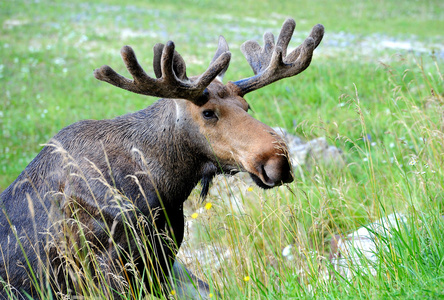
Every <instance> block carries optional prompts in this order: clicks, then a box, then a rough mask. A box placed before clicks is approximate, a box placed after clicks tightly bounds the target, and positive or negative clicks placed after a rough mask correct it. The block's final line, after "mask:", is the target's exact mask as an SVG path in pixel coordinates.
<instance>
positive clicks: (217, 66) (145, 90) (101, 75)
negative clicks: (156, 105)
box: [94, 41, 231, 104]
mask: <svg viewBox="0 0 444 300" xmlns="http://www.w3.org/2000/svg"><path fill="white" fill-rule="evenodd" d="M174 48H175V47H174V43H173V42H172V41H169V42H168V43H167V44H166V45H162V44H157V45H156V46H154V49H153V50H154V61H153V65H154V72H155V75H156V77H157V79H156V78H152V77H150V76H148V75H147V74H146V73H145V71H144V70H143V68H142V67H141V66H140V64H139V62H138V61H137V58H136V55H135V53H134V51H133V49H132V48H131V47H129V46H124V47H123V48H122V50H121V55H122V59H123V61H124V63H125V65H126V67H127V69H128V71H129V73H130V74H131V75H132V76H133V79H134V80H130V79H128V78H125V77H123V76H122V75H120V74H118V73H117V72H115V71H114V70H113V69H112V68H111V67H109V66H102V67H101V68H99V69H96V70H94V76H95V77H96V78H97V79H99V80H102V81H105V82H108V83H110V84H112V85H115V86H117V87H120V88H122V89H125V90H128V91H130V92H134V93H138V94H142V95H148V96H155V97H162V98H181V99H186V100H190V101H192V102H194V103H196V104H201V103H202V100H206V99H205V97H204V98H202V96H203V95H204V91H205V89H206V87H207V86H208V85H209V84H210V83H211V81H213V80H214V78H216V76H218V75H219V73H221V71H223V70H224V69H226V68H227V66H228V64H229V62H230V58H231V54H230V52H228V51H225V52H224V53H222V54H220V56H219V57H218V58H217V59H213V62H212V63H211V64H210V66H209V67H208V69H207V70H206V71H205V72H204V73H203V74H202V75H201V76H199V77H198V78H197V79H195V80H189V79H188V78H187V76H186V66H185V61H184V60H183V58H182V57H181V56H180V55H179V53H177V52H176V51H175V50H174Z"/></svg>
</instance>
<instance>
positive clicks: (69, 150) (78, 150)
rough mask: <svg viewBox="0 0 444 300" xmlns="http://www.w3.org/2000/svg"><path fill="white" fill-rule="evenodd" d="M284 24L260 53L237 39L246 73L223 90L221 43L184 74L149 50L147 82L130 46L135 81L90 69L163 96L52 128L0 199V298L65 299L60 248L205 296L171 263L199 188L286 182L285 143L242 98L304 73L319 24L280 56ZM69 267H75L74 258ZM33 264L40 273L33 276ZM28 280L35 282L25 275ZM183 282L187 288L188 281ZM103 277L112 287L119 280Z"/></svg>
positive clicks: (290, 24) (160, 285)
mask: <svg viewBox="0 0 444 300" xmlns="http://www.w3.org/2000/svg"><path fill="white" fill-rule="evenodd" d="M294 28H295V22H294V20H292V19H288V20H286V21H285V23H284V24H283V26H282V29H281V32H280V34H279V37H278V38H277V42H276V43H275V42H274V37H273V35H272V34H271V33H266V34H265V35H264V46H263V47H261V46H260V45H259V44H258V43H257V42H254V41H247V42H245V43H244V44H243V45H242V47H241V50H242V52H243V53H244V55H245V57H246V59H247V61H248V63H249V64H250V66H251V67H252V69H253V71H254V74H255V75H254V76H252V77H249V78H245V79H241V80H238V81H234V82H231V81H230V82H228V83H227V84H225V85H224V84H223V83H222V78H223V76H224V74H225V71H226V70H227V68H228V64H229V62H230V58H231V54H230V52H229V50H228V45H227V43H226V41H225V39H224V38H223V37H222V36H221V37H220V38H219V45H218V49H217V51H216V54H215V56H214V58H213V60H212V62H211V63H210V66H209V67H208V68H207V70H206V71H205V72H204V73H203V74H202V75H200V76H194V77H188V76H187V74H186V66H185V62H184V60H183V58H182V57H181V56H180V55H179V53H177V51H175V46H174V43H173V42H171V41H170V42H168V43H166V44H165V45H163V44H157V45H155V46H154V59H153V67H154V74H155V77H156V78H153V77H150V76H148V75H147V74H146V73H145V71H144V70H143V69H142V67H141V66H140V64H139V63H138V61H137V59H136V56H135V53H134V51H133V50H132V48H131V47H129V46H125V47H123V48H122V50H121V55H122V58H123V61H124V63H125V65H126V67H127V69H128V71H129V73H130V74H131V75H132V77H133V80H130V79H127V78H125V77H123V76H121V75H119V74H118V73H116V72H115V71H114V70H113V69H112V68H110V67H109V66H103V67H101V68H99V69H96V70H95V71H94V76H95V77H96V78H97V79H99V80H102V81H105V82H108V83H110V84H112V85H115V86H117V87H119V88H122V89H125V90H128V91H130V92H133V93H138V94H143V95H148V96H155V97H161V98H163V99H161V100H159V101H157V102H156V103H154V104H153V105H151V106H149V107H147V108H145V109H143V110H140V111H138V112H135V113H130V114H127V115H123V116H120V117H116V118H114V119H111V120H100V121H94V120H85V121H80V122H77V123H74V124H72V125H70V126H68V127H66V128H64V129H62V130H61V131H60V132H59V133H57V134H56V135H55V136H54V137H53V138H52V139H51V140H50V141H49V142H48V144H47V145H46V146H45V147H44V148H43V149H42V151H41V152H40V153H39V154H38V155H37V157H36V158H35V159H34V160H33V161H32V162H31V163H30V164H29V165H28V166H27V167H26V169H25V170H24V171H23V172H22V173H21V174H20V175H19V177H18V178H17V179H16V180H15V181H14V182H13V183H12V184H11V185H10V186H9V187H8V188H7V189H6V190H5V191H4V192H3V193H2V194H1V195H0V204H1V206H0V208H1V210H2V213H0V225H1V226H0V252H1V253H2V255H0V277H2V279H3V280H4V282H6V284H5V285H4V287H3V289H2V290H0V296H7V295H11V294H16V291H17V293H19V292H22V291H23V292H26V293H27V294H28V295H31V296H32V297H40V296H41V294H39V292H38V290H39V289H37V288H36V285H39V282H40V283H41V282H44V281H45V280H48V282H49V285H50V286H51V290H53V292H61V293H68V294H69V293H71V294H74V293H75V291H76V283H75V282H78V280H69V279H66V278H69V277H70V276H72V274H73V273H74V272H70V271H69V270H67V269H69V262H63V259H62V258H63V251H65V250H66V247H65V246H63V245H77V246H76V247H77V248H82V245H83V244H82V243H84V244H85V245H89V246H90V247H91V248H90V249H92V251H93V252H94V253H95V255H96V256H97V257H99V258H98V259H97V261H103V260H109V261H111V262H118V264H121V266H123V268H125V266H126V265H127V263H129V262H131V263H133V264H134V265H135V271H132V272H129V271H127V270H126V269H125V271H124V273H125V274H126V276H127V277H126V278H128V283H131V282H132V280H131V278H130V277H131V276H133V277H136V276H139V277H140V278H142V277H143V281H144V284H145V286H146V287H147V289H146V290H147V291H149V292H156V291H157V292H159V290H160V291H161V292H162V291H165V289H164V286H165V284H167V283H168V282H170V279H169V278H174V277H180V278H179V279H177V280H173V284H178V287H177V290H178V291H182V292H179V294H180V293H182V295H184V296H186V297H188V296H190V297H194V296H196V297H198V296H199V295H200V296H203V297H205V296H208V295H209V286H208V285H207V284H206V283H204V282H202V281H200V280H198V279H197V278H195V277H194V276H192V275H190V276H188V275H187V276H183V274H184V269H183V268H182V267H181V266H180V265H178V264H177V263H175V254H176V252H177V249H178V248H179V247H180V245H181V243H182V239H183V234H184V216H183V210H182V205H183V202H184V201H185V200H186V199H187V198H188V196H189V195H190V193H191V191H192V189H193V188H194V187H195V186H196V185H197V184H198V183H199V181H201V183H202V187H203V188H202V193H201V195H202V197H205V196H206V194H207V192H208V188H209V184H210V182H211V180H212V179H213V177H214V176H215V175H216V174H220V173H226V174H234V173H237V172H241V171H246V172H248V173H249V174H250V175H251V177H252V178H253V180H254V181H255V182H256V184H257V185H259V186H260V187H262V188H265V189H267V188H272V187H275V186H278V185H281V184H283V183H288V182H291V181H292V180H293V177H292V174H291V165H290V163H289V159H288V153H287V146H286V145H285V143H284V141H283V140H282V138H281V137H280V136H279V135H278V134H277V133H276V132H275V131H274V130H273V129H271V128H270V127H269V126H267V125H265V124H263V123H261V122H259V121H258V120H256V119H254V118H253V117H251V116H250V115H249V114H248V110H249V105H248V103H247V101H246V100H245V99H244V98H243V97H244V96H245V95H246V94H247V93H249V92H252V91H254V90H257V89H260V88H262V87H264V86H266V85H268V84H271V83H273V82H275V81H277V80H280V79H282V78H285V77H291V76H295V75H297V74H299V73H301V72H302V71H304V70H305V69H306V68H307V67H308V66H309V64H310V62H311V59H312V55H313V51H314V49H315V48H316V47H317V46H318V45H319V43H320V41H321V39H322V37H323V33H324V28H323V26H322V25H316V26H315V27H314V28H313V29H312V31H311V33H310V35H309V37H308V38H307V39H306V40H305V41H304V42H303V43H302V44H301V45H300V46H299V47H297V48H296V49H294V50H293V51H291V52H290V53H287V47H288V44H289V42H290V39H291V37H292V34H293V31H294ZM72 220H75V221H72ZM135 224H138V225H135ZM66 228H68V229H69V230H67V231H68V233H69V234H65V232H66ZM128 228H131V230H133V233H132V235H131V236H133V237H141V236H143V237H144V239H145V240H148V244H149V245H148V246H146V247H141V240H143V239H141V238H129V237H128ZM159 233H162V234H163V235H166V236H168V237H169V239H164V238H160V236H162V234H159ZM80 234H82V236H79V235H80ZM23 241H25V242H23ZM91 245H92V246H91ZM64 247H65V248H64ZM76 247H74V248H76ZM77 248H76V249H77ZM61 257H62V258H61ZM147 258H149V259H148V261H149V263H146V261H147ZM72 263H73V264H74V266H75V267H76V268H77V269H78V265H79V264H78V263H77V262H76V260H74V262H72ZM41 266H44V269H45V270H46V273H48V275H42V274H44V273H42V272H41V273H38V272H37V273H36V272H33V270H37V269H41ZM154 273H155V276H154V275H153V274H154ZM28 274H36V275H35V276H34V277H33V280H30V278H29V275H28ZM38 274H40V277H39V276H38ZM142 274H144V275H143V276H142ZM97 278H101V277H100V276H98V277H97ZM112 278H117V276H115V277H112ZM187 278H188V279H190V278H191V279H192V280H194V281H195V282H194V283H191V285H190V284H188V283H186V280H185V279H187ZM109 280H110V281H109V282H107V284H109V285H111V286H114V290H118V288H117V287H116V286H117V285H118V283H116V282H114V281H113V279H109ZM156 280H157V281H156ZM154 281H156V282H154ZM36 282H37V283H36ZM73 282H74V283H73ZM41 286H43V287H46V286H48V285H46V284H41ZM190 286H191V287H190ZM0 287H1V286H0ZM11 287H12V288H11ZM193 287H197V290H196V289H193ZM40 291H41V289H40ZM73 291H74V292H73ZM193 291H194V292H193Z"/></svg>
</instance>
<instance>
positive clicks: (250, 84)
mask: <svg viewBox="0 0 444 300" xmlns="http://www.w3.org/2000/svg"><path fill="white" fill-rule="evenodd" d="M295 27H296V23H295V21H294V20H293V19H287V20H286V21H285V22H284V24H283V25H282V29H281V32H280V34H279V37H278V39H277V43H276V44H274V36H273V34H271V33H265V34H264V44H265V45H264V47H263V48H261V46H260V45H259V44H258V43H257V42H255V41H247V42H245V43H244V44H243V45H242V46H241V50H242V52H243V54H244V55H245V57H246V59H247V61H248V63H249V64H250V66H251V67H252V68H253V71H254V74H255V76H253V77H249V78H245V79H241V80H238V81H235V82H230V83H229V84H231V85H233V84H234V85H235V86H236V87H237V88H236V90H237V93H238V94H239V96H244V95H245V94H247V93H249V92H252V91H254V90H257V89H260V88H262V87H264V86H266V85H268V84H271V83H273V82H275V81H277V80H280V79H282V78H285V77H291V76H295V75H297V74H299V73H301V72H302V71H304V70H305V69H306V68H307V67H308V66H309V65H310V62H311V58H312V56H313V51H314V49H315V48H316V47H317V46H318V45H319V43H320V42H321V40H322V37H323V36H324V27H323V26H322V25H320V24H318V25H316V26H315V27H313V29H312V31H311V33H310V35H309V36H308V37H307V39H305V41H304V42H303V43H302V44H301V45H300V46H299V47H297V48H296V49H294V50H293V51H292V52H291V53H289V54H288V55H287V47H288V43H289V42H290V40H291V37H292V35H293V31H294V28H295ZM121 55H122V58H123V61H124V63H125V65H126V67H127V69H128V71H129V72H130V74H131V75H132V76H133V78H134V80H130V79H128V78H125V77H123V76H121V75H119V74H118V73H116V72H115V71H114V70H113V69H112V68H111V67H109V66H102V67H101V68H99V69H96V70H94V76H95V77H96V78H97V79H99V80H102V81H105V82H108V83H110V84H112V85H115V86H117V87H120V88H122V89H125V90H128V91H130V92H134V93H138V94H143V95H148V96H155V97H162V98H181V99H186V100H190V101H192V102H194V103H196V104H202V103H204V102H206V100H208V99H207V97H203V96H205V89H206V87H207V86H208V85H209V84H210V83H211V82H212V81H213V80H214V79H215V78H216V77H218V76H220V77H222V76H223V74H224V73H225V71H226V70H227V68H228V65H229V63H230V58H231V53H230V52H229V51H228V45H227V43H226V41H225V39H224V38H223V37H222V36H220V37H219V46H218V49H217V51H216V55H215V56H214V58H213V60H212V61H211V63H210V66H209V67H208V69H207V70H206V71H205V72H204V73H203V74H202V75H200V76H199V77H197V78H193V79H189V78H188V77H187V75H186V65H185V61H184V60H183V58H182V57H181V56H180V55H179V53H177V52H176V51H175V50H174V43H173V42H172V41H169V42H168V43H167V44H166V45H163V44H156V45H155V46H154V59H153V66H154V73H155V75H156V77H157V78H152V77H150V76H148V75H147V74H146V73H145V71H144V70H143V69H142V67H141V66H140V65H139V63H138V61H137V58H136V55H135V53H134V51H133V49H132V48H131V47H129V46H124V47H123V48H122V50H121Z"/></svg>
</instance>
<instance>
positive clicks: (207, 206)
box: [205, 202, 213, 210]
mask: <svg viewBox="0 0 444 300" xmlns="http://www.w3.org/2000/svg"><path fill="white" fill-rule="evenodd" d="M212 206H213V204H212V203H211V202H208V203H207V204H205V209H206V210H209V209H210V208H211V207H212Z"/></svg>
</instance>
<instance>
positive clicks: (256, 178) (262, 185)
mask: <svg viewBox="0 0 444 300" xmlns="http://www.w3.org/2000/svg"><path fill="white" fill-rule="evenodd" d="M248 174H250V177H251V179H253V181H254V183H255V184H256V185H257V186H258V187H260V188H263V189H264V190H267V189H271V188H273V187H275V186H277V185H280V184H274V183H273V184H265V183H263V182H262V180H261V179H260V178H259V176H257V175H255V174H253V173H248Z"/></svg>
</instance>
